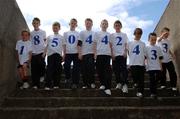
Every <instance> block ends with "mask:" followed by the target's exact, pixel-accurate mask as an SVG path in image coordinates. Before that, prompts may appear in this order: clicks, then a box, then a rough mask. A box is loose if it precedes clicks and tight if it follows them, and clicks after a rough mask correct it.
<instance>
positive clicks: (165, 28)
mask: <svg viewBox="0 0 180 119" xmlns="http://www.w3.org/2000/svg"><path fill="white" fill-rule="evenodd" d="M163 31H170V29H169V28H168V27H164V28H163V29H162V30H161V32H163Z"/></svg>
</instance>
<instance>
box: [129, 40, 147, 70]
mask: <svg viewBox="0 0 180 119" xmlns="http://www.w3.org/2000/svg"><path fill="white" fill-rule="evenodd" d="M128 51H129V65H130V66H134V65H139V66H144V65H145V55H146V45H145V43H144V42H142V41H136V40H133V41H130V42H129V43H128Z"/></svg>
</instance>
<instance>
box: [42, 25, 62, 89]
mask: <svg viewBox="0 0 180 119" xmlns="http://www.w3.org/2000/svg"><path fill="white" fill-rule="evenodd" d="M52 30H53V32H54V34H53V35H50V36H48V37H47V46H46V48H45V52H44V56H45V55H46V54H47V56H48V57H47V63H48V64H47V75H46V77H47V78H46V83H45V90H49V89H50V87H51V86H52V87H53V88H54V89H57V88H59V81H60V79H59V78H60V77H59V75H61V72H62V65H61V62H62V58H63V55H62V52H63V51H64V49H65V43H64V38H63V36H61V35H60V34H59V30H60V23H59V22H55V23H53V25H52ZM63 54H64V53H63Z"/></svg>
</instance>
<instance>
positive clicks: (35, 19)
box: [33, 17, 41, 23]
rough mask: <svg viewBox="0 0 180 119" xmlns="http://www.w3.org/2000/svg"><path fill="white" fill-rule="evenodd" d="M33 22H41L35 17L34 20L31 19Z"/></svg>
mask: <svg viewBox="0 0 180 119" xmlns="http://www.w3.org/2000/svg"><path fill="white" fill-rule="evenodd" d="M34 21H38V22H39V23H40V22H41V21H40V19H39V18H37V17H35V18H34V19H33V22H34Z"/></svg>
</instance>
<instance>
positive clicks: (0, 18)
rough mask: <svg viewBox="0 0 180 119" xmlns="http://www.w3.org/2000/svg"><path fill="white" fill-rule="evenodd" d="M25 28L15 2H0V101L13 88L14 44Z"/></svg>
mask: <svg viewBox="0 0 180 119" xmlns="http://www.w3.org/2000/svg"><path fill="white" fill-rule="evenodd" d="M27 28H28V27H27V24H26V22H25V19H24V17H23V15H22V13H21V11H20V9H19V7H18V5H17V3H16V1H15V0H0V100H1V99H2V97H3V96H5V95H7V94H8V93H9V92H11V91H12V90H13V89H14V88H15V84H16V78H17V73H16V72H17V69H16V59H15V44H16V41H17V40H18V39H19V38H20V32H21V30H22V29H27Z"/></svg>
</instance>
